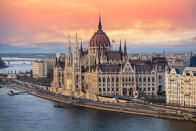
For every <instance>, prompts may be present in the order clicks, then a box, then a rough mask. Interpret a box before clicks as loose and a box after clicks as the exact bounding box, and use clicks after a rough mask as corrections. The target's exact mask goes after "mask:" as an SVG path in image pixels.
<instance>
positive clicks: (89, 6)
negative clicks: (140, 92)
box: [0, 0, 196, 44]
mask: <svg viewBox="0 0 196 131" xmlns="http://www.w3.org/2000/svg"><path fill="white" fill-rule="evenodd" d="M99 11H100V12H101V16H102V24H103V29H104V31H105V32H106V33H107V34H108V35H109V37H110V38H111V39H116V40H119V39H120V38H122V39H127V41H128V42H129V43H130V44H131V43H143V44H145V43H156V42H157V41H160V40H162V41H165V40H168V41H172V40H178V39H182V38H187V37H193V36H196V33H195V32H196V25H195V22H196V16H195V12H196V1H195V0H172V1H171V0H121V1H119V0H107V1H105V0H93V1H92V0H66V1H65V0H58V1H55V0H5V1H1V2H0V16H1V21H0V29H1V30H0V43H12V44H26V43H39V42H48V41H66V38H65V37H66V36H67V34H68V33H70V32H71V33H72V34H75V33H76V32H77V33H78V34H79V36H80V39H82V40H83V41H89V40H90V37H91V36H92V35H93V33H94V32H95V31H96V30H97V23H98V12H99Z"/></svg>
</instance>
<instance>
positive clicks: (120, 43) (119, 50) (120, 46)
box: [119, 40, 122, 52]
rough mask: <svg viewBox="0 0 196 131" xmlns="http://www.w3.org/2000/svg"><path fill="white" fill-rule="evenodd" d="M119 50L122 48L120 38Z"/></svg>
mask: <svg viewBox="0 0 196 131" xmlns="http://www.w3.org/2000/svg"><path fill="white" fill-rule="evenodd" d="M119 51H120V52H121V51H122V49H121V40H120V46H119Z"/></svg>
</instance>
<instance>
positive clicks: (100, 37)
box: [90, 30, 110, 48]
mask: <svg viewBox="0 0 196 131" xmlns="http://www.w3.org/2000/svg"><path fill="white" fill-rule="evenodd" d="M99 45H100V47H102V48H103V46H105V47H110V39H109V38H108V36H107V35H106V33H105V32H103V31H102V30H98V31H97V32H95V33H94V35H93V36H92V38H91V40H90V47H95V46H97V47H99Z"/></svg>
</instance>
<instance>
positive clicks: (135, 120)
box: [0, 87, 196, 131]
mask: <svg viewBox="0 0 196 131" xmlns="http://www.w3.org/2000/svg"><path fill="white" fill-rule="evenodd" d="M9 90H10V89H9V88H7V87H3V88H0V131H45V130H48V131H195V130H196V124H195V123H193V122H189V121H179V120H169V119H161V118H153V117H147V116H139V115H132V114H125V113H118V112H109V111H103V110H96V109H88V108H84V107H77V106H73V105H69V104H66V106H65V108H63V109H62V108H56V107H54V105H55V104H56V102H53V101H50V100H46V99H43V98H39V97H35V96H32V95H29V94H20V95H16V96H8V95H7V92H8V91H9ZM16 92H17V91H16Z"/></svg>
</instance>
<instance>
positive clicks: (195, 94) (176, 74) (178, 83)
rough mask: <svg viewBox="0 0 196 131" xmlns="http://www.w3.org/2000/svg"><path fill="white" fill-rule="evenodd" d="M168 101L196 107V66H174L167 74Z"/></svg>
mask: <svg viewBox="0 0 196 131" xmlns="http://www.w3.org/2000/svg"><path fill="white" fill-rule="evenodd" d="M165 84H166V85H165V86H166V102H167V103H169V104H175V105H181V106H189V107H196V86H195V85H196V68H195V67H185V68H182V69H177V68H172V69H171V71H170V72H169V73H167V74H166V83H165Z"/></svg>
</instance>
